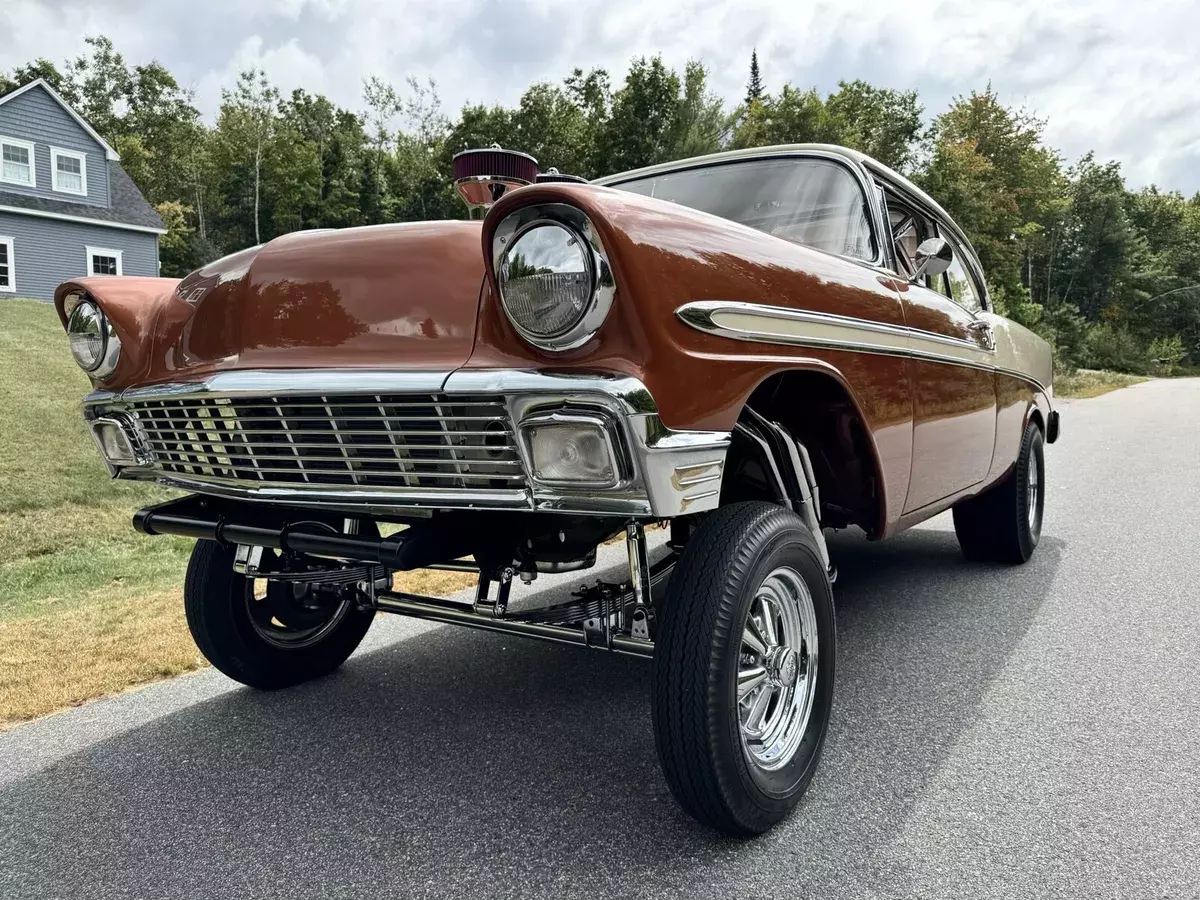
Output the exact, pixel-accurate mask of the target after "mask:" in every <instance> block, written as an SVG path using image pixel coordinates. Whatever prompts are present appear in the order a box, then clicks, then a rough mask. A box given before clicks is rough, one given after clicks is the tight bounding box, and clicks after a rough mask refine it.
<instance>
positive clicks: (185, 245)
mask: <svg viewBox="0 0 1200 900" xmlns="http://www.w3.org/2000/svg"><path fill="white" fill-rule="evenodd" d="M39 77H40V78H45V79H46V80H47V82H49V83H50V84H51V85H53V86H54V87H55V88H56V89H57V90H58V91H59V92H60V93H61V94H62V95H63V97H64V99H66V101H67V102H68V103H70V104H71V105H72V106H73V107H74V108H75V109H76V110H77V111H78V112H79V113H80V114H81V115H83V116H84V117H85V118H87V119H88V121H89V122H90V123H91V124H92V126H93V127H94V128H95V129H96V130H97V131H98V132H100V133H101V134H102V135H104V137H105V139H106V140H108V141H109V142H110V143H111V144H112V145H113V146H114V147H115V148H116V150H117V151H118V152H119V153H120V154H121V164H122V166H123V167H124V168H125V169H126V171H128V172H129V174H130V176H131V177H132V178H133V179H134V181H135V182H136V183H137V184H138V186H139V187H140V188H141V189H142V191H143V192H144V193H145V195H146V197H147V198H148V199H149V200H150V202H151V203H152V204H154V205H155V207H156V208H157V209H158V211H159V213H160V214H161V215H162V217H163V219H164V221H165V222H166V224H167V227H168V233H167V234H166V235H165V236H164V237H163V240H162V242H161V256H162V269H163V274H165V275H182V274H184V273H186V272H188V271H190V270H191V269H193V268H195V267H197V266H199V265H202V264H203V263H205V262H208V261H210V260H212V259H215V258H216V257H218V256H220V255H222V254H223V253H228V252H232V251H234V250H238V249H241V248H243V247H247V246H250V245H253V244H257V243H261V242H263V241H267V240H270V239H271V238H273V237H276V236H277V235H280V234H284V233H286V232H290V231H295V230H298V229H304V228H341V227H346V226H353V225H371V224H376V223H381V222H397V221H409V220H422V219H441V218H462V217H464V216H465V214H466V211H465V208H464V207H463V205H462V204H461V202H460V201H459V200H458V199H457V197H456V195H455V194H454V192H453V189H452V187H451V184H450V161H451V158H452V157H453V156H454V154H455V153H457V152H459V151H460V150H465V149H467V148H471V147H480V146H488V145H490V144H492V143H499V144H500V145H502V146H505V147H509V148H512V149H519V150H523V151H525V152H527V153H530V154H532V155H533V156H535V157H536V158H537V159H538V161H539V163H540V165H541V167H542V169H543V170H545V169H547V168H549V167H550V166H555V167H557V168H558V169H559V170H560V171H563V172H570V173H572V174H577V175H582V176H584V177H587V178H595V177H599V176H601V175H605V174H609V173H612V172H619V171H623V170H626V169H632V168H636V167H639V166H645V165H651V164H654V163H659V162H666V161H669V160H673V159H679V158H684V157H689V156H695V155H698V154H703V153H711V152H715V151H719V150H723V149H736V148H743V147H755V146H764V145H769V144H782V143H798V142H809V141H815V142H826V143H835V144H842V145H845V146H849V147H853V148H855V149H858V150H861V151H863V152H865V153H867V154H869V155H871V156H873V157H875V158H876V159H878V160H880V161H881V162H883V163H886V164H887V165H889V166H891V167H892V168H894V169H896V170H898V171H900V172H902V173H904V174H905V175H907V176H908V177H910V178H911V179H913V180H914V181H915V182H916V183H917V184H919V185H921V186H922V187H924V188H925V189H926V190H928V191H929V193H930V194H931V195H933V196H934V197H935V198H937V200H938V201H939V202H940V203H941V204H942V205H943V206H944V207H945V208H946V209H947V211H948V212H949V213H950V214H951V215H952V216H954V218H955V220H956V221H958V223H959V224H960V225H961V226H962V227H963V229H964V230H965V231H966V232H967V234H968V236H969V237H970V238H971V241H972V243H973V244H974V245H975V248H976V250H977V251H978V253H979V256H980V258H981V261H982V263H983V265H984V269H985V271H986V272H987V277H988V279H989V287H990V291H991V294H992V296H993V298H994V300H995V303H996V306H997V309H998V311H1000V312H1003V313H1004V314H1006V315H1008V316H1010V317H1012V318H1014V319H1016V320H1017V321H1020V322H1022V323H1024V324H1026V325H1028V326H1029V327H1031V328H1033V329H1034V330H1036V331H1038V332H1039V333H1041V334H1043V335H1045V336H1046V337H1048V338H1049V339H1050V340H1051V341H1052V342H1053V343H1054V345H1055V347H1056V351H1057V359H1058V362H1059V364H1060V365H1061V366H1065V367H1068V368H1070V367H1074V366H1079V365H1085V366H1090V367H1097V368H1110V369H1117V370H1121V371H1128V372H1135V373H1147V372H1158V373H1170V372H1172V371H1174V370H1176V369H1177V368H1178V367H1180V366H1181V365H1188V366H1196V365H1200V194H1197V195H1194V196H1191V197H1185V196H1183V195H1182V194H1181V193H1179V192H1178V191H1171V190H1161V189H1159V188H1158V187H1155V186H1149V187H1145V188H1141V189H1139V190H1136V191H1135V190H1130V189H1129V188H1128V187H1127V186H1126V184H1125V181H1124V178H1123V176H1122V173H1121V169H1120V166H1119V165H1118V164H1117V163H1116V162H1104V161H1101V160H1098V159H1096V158H1095V157H1094V155H1093V154H1091V153H1089V154H1087V155H1085V156H1083V157H1082V158H1081V159H1078V160H1074V161H1070V162H1068V161H1067V160H1064V159H1063V158H1062V156H1061V155H1060V154H1059V153H1058V152H1057V151H1055V150H1054V149H1053V148H1051V147H1049V146H1047V145H1046V143H1045V141H1044V140H1043V134H1044V128H1045V122H1044V121H1043V120H1041V119H1039V118H1037V117H1036V116H1034V115H1032V114H1030V113H1029V112H1028V111H1026V110H1024V109H1018V108H1013V107H1010V106H1006V105H1005V104H1004V103H1002V102H1001V101H1000V99H999V97H998V96H997V94H996V93H995V92H994V91H993V90H992V88H991V86H990V85H988V86H987V87H985V88H983V89H982V90H975V91H971V92H969V93H967V94H964V95H962V96H959V97H957V98H955V99H954V100H953V102H952V103H951V104H950V105H949V108H947V109H945V110H944V111H942V112H941V113H939V114H937V115H936V116H933V117H932V119H930V120H927V119H926V116H925V109H924V107H923V106H922V104H921V101H920V98H919V96H918V94H917V93H916V92H915V91H898V90H894V89H891V88H882V87H878V86H875V85H872V84H869V83H867V82H865V81H844V82H841V83H839V85H838V87H837V89H836V90H834V91H832V92H830V93H827V94H825V95H822V94H821V93H820V92H818V91H817V90H815V89H805V88H801V87H797V86H795V85H792V84H790V83H784V84H783V85H781V86H780V87H779V88H778V90H776V91H774V92H772V91H770V90H769V89H768V88H767V86H766V80H765V79H764V77H763V75H762V72H761V70H760V67H759V60H758V56H757V53H755V54H754V55H753V56H752V58H751V65H750V73H749V78H748V81H747V87H746V96H745V97H744V98H741V99H740V100H739V101H738V102H737V103H736V105H734V106H733V107H732V108H731V107H730V104H729V103H727V102H726V101H725V100H724V99H723V98H722V97H719V96H717V95H716V94H715V92H714V91H713V90H712V89H711V87H710V85H709V79H708V72H707V70H706V69H705V67H704V65H703V64H702V63H701V62H699V61H690V62H688V63H687V64H686V65H685V66H684V67H683V69H682V71H677V70H675V69H672V68H671V67H670V66H668V65H666V64H665V63H664V62H663V60H662V59H661V58H660V57H657V56H655V57H650V58H637V59H634V60H632V62H631V63H630V66H629V69H628V71H627V72H626V73H625V75H624V77H623V78H622V79H621V80H620V81H619V83H618V82H615V81H614V80H613V78H612V76H611V75H610V74H609V73H608V72H607V71H605V70H604V69H599V68H594V69H591V70H590V71H584V70H582V69H576V70H575V71H573V72H572V73H571V74H570V75H568V76H567V77H566V78H564V79H563V80H562V81H561V82H560V83H557V84H554V83H549V82H539V83H537V84H533V85H531V86H530V87H529V88H528V89H527V90H526V91H525V92H524V93H523V94H522V95H521V98H520V100H519V101H518V103H517V104H516V105H515V106H511V107H510V106H502V105H485V104H467V105H465V106H464V107H463V108H462V109H461V110H459V111H458V113H457V115H454V116H451V115H448V114H447V113H446V112H445V111H444V110H443V108H442V105H441V103H440V101H439V99H438V94H437V89H436V85H435V84H434V83H433V82H432V81H426V82H421V81H418V80H416V79H412V78H410V79H408V80H407V81H406V82H405V83H404V84H403V85H400V86H397V85H393V84H391V83H389V82H387V81H384V80H382V79H380V78H377V77H372V78H369V79H367V80H366V81H365V83H364V85H363V95H362V106H361V108H360V109H357V110H351V109H345V108H343V107H340V106H338V105H336V104H334V103H333V102H331V101H330V100H329V99H327V98H326V97H323V96H321V95H319V94H312V93H309V92H307V91H304V90H295V91H292V92H291V94H290V95H287V96H284V95H283V94H281V93H280V91H279V90H278V89H277V88H276V87H275V86H274V85H273V84H272V83H271V81H270V80H269V79H268V77H267V76H266V74H265V73H263V72H261V71H257V70H251V71H247V72H244V73H242V74H241V75H240V76H239V78H238V80H237V83H236V84H235V85H232V86H231V87H229V88H227V89H226V90H224V91H223V92H222V101H221V106H220V109H219V111H218V113H217V116H216V120H215V122H213V123H211V124H210V123H207V122H205V121H204V119H203V117H202V116H201V114H200V112H199V110H198V109H197V108H196V106H195V102H194V97H193V96H192V94H191V93H190V92H189V91H187V90H185V89H184V88H182V87H181V86H180V85H179V83H178V82H177V81H176V79H175V78H174V77H173V76H172V75H171V73H170V71H169V70H168V69H167V68H166V67H165V66H163V65H162V64H161V63H159V62H157V61H152V62H149V63H145V64H140V65H131V64H129V63H127V62H126V61H125V60H124V58H123V57H122V55H121V54H120V53H119V52H118V51H117V50H116V49H115V48H114V46H113V43H112V41H111V40H109V39H108V38H106V37H103V36H100V37H91V38H88V39H87V51H86V52H85V53H84V54H82V55H81V56H79V57H78V58H76V59H72V60H68V61H65V62H64V63H63V64H61V65H58V64H55V63H53V62H51V61H49V60H46V59H37V60H35V61H33V62H31V63H29V64H27V65H23V66H18V67H17V68H15V69H14V70H12V71H11V72H9V73H8V74H6V75H5V74H0V94H3V93H6V92H7V91H9V90H12V89H15V88H17V87H19V86H21V85H22V84H25V83H27V82H29V81H31V80H33V79H35V78H39Z"/></svg>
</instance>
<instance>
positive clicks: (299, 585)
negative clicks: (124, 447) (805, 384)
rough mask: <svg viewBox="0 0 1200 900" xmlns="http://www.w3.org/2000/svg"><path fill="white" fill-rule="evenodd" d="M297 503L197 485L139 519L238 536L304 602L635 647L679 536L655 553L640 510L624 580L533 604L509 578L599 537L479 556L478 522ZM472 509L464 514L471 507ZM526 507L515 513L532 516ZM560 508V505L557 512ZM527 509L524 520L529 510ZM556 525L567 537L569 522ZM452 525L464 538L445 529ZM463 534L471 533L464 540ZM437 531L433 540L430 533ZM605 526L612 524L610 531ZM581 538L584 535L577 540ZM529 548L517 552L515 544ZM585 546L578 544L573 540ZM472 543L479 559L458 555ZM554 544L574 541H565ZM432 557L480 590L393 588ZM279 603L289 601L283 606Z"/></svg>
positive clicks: (650, 620)
mask: <svg viewBox="0 0 1200 900" xmlns="http://www.w3.org/2000/svg"><path fill="white" fill-rule="evenodd" d="M294 515H295V512H294V511H288V510H286V509H276V508H268V507H262V506H259V505H256V504H249V503H237V502H233V501H224V500H220V499H217V498H209V497H202V496H198V495H197V496H192V497H185V498H183V499H181V500H173V501H170V502H168V503H164V504H161V505H158V506H153V507H149V508H146V509H143V510H141V511H139V512H138V514H137V516H136V517H135V519H134V524H135V527H136V528H137V529H138V530H139V531H142V532H143V533H145V534H149V535H154V534H166V533H170V534H177V535H183V536H186V537H193V538H197V539H200V540H208V541H215V542H217V543H219V544H223V545H227V546H232V547H234V548H235V557H234V563H233V568H234V570H235V571H236V572H237V573H238V574H239V575H242V576H244V577H245V578H247V579H250V580H254V581H262V582H268V583H278V584H283V585H287V586H288V587H289V588H290V592H289V595H288V598H287V599H288V602H289V603H293V604H295V603H301V604H303V605H305V606H306V608H308V609H318V608H326V609H331V610H332V609H335V608H337V607H338V606H339V605H340V604H342V603H353V604H354V605H355V606H357V607H359V608H361V609H369V610H374V611H380V612H392V613H399V614H402V615H406V616H410V617H413V618H419V619H427V620H431V621H436V622H445V623H450V624H455V625H466V626H468V627H472V628H479V629H483V630H487V631H499V632H507V633H510V634H517V635H523V636H526V637H532V638H538V639H541V640H547V641H555V642H558V643H565V644H577V645H581V646H589V647H596V648H599V649H607V650H612V651H614V652H617V653H624V654H628V655H632V656H643V657H650V656H653V653H654V644H653V636H654V604H653V600H652V597H653V590H654V589H655V588H656V587H661V586H662V585H663V584H665V581H666V580H667V579H668V578H669V577H670V574H671V571H672V569H673V568H674V565H675V561H676V559H677V552H676V547H675V546H674V545H673V544H672V543H670V542H668V546H667V551H666V553H665V554H664V555H662V557H661V558H660V559H657V560H656V561H655V562H654V564H653V565H652V564H651V563H650V553H649V550H648V542H647V540H646V529H645V526H644V524H643V523H642V522H640V521H636V520H631V521H629V522H627V523H625V526H624V528H623V529H621V531H620V532H619V534H621V535H623V538H624V541H625V545H626V550H627V554H628V563H629V568H628V577H627V578H625V579H624V580H622V581H620V582H604V581H596V582H594V583H592V584H589V585H586V586H584V587H582V588H580V589H579V590H577V591H575V593H574V594H573V596H572V599H571V600H570V601H568V602H564V603H557V604H554V605H550V606H542V607H535V608H520V609H515V608H510V606H509V598H510V593H511V589H512V585H513V582H514V581H516V580H521V581H524V582H525V583H529V582H531V581H533V580H534V579H536V578H537V576H538V574H539V573H543V572H546V573H559V572H571V571H578V570H584V569H586V568H590V567H591V566H592V565H593V564H594V563H595V559H596V552H595V545H594V544H593V545H592V546H591V547H590V549H589V550H588V551H587V552H586V553H583V555H582V556H580V557H579V558H576V559H566V558H561V559H557V560H556V559H546V558H544V554H543V558H540V559H537V560H534V559H531V558H530V557H529V556H528V551H529V549H530V548H531V547H533V546H534V544H535V540H534V538H533V537H528V538H525V539H524V540H523V541H522V542H520V545H517V544H516V543H511V544H510V546H512V547H513V548H514V552H512V553H510V554H509V556H508V559H507V561H504V562H501V563H492V564H488V563H486V562H485V563H481V562H479V561H477V560H480V559H483V560H486V559H487V558H488V557H489V556H491V557H493V558H494V557H496V556H497V555H498V554H499V552H500V551H499V549H498V547H499V545H498V544H496V543H495V542H494V541H493V542H492V543H491V544H490V545H489V546H487V547H486V548H484V549H480V548H479V547H478V545H476V549H474V550H464V549H463V548H464V547H470V546H472V545H471V542H470V538H469V535H470V534H471V533H472V530H471V529H465V528H462V527H461V519H462V518H463V517H461V516H454V515H452V516H451V519H452V520H460V521H459V523H458V524H459V526H460V527H455V522H454V521H452V522H450V523H441V522H435V521H431V522H425V523H416V524H413V525H409V526H408V527H406V528H405V529H404V530H402V531H399V532H397V533H395V534H394V535H392V536H390V537H381V536H380V529H379V523H377V522H375V521H374V520H371V519H355V518H340V519H338V518H336V517H331V516H313V517H311V518H310V515H311V514H310V513H305V515H304V520H301V521H294V520H292V519H291V518H289V517H290V516H294ZM477 515H478V516H482V517H484V520H485V521H484V524H485V525H487V526H488V527H487V528H486V529H485V530H486V531H492V532H495V531H499V532H501V533H503V532H504V531H505V528H504V525H505V524H506V523H505V521H504V519H505V518H506V517H505V516H504V515H503V514H489V513H482V514H477ZM468 518H469V517H468ZM528 518H529V517H519V518H518V519H517V520H516V521H517V522H521V523H522V524H525V522H527V520H528ZM555 518H556V519H558V518H564V517H555ZM522 520H525V522H522ZM553 524H555V525H560V524H561V525H562V527H561V528H559V530H557V531H554V532H552V533H551V537H552V538H561V540H560V541H559V543H560V544H563V545H565V544H566V536H567V532H566V531H565V530H563V529H564V528H565V527H567V525H566V523H558V522H555V523H553ZM597 524H598V523H596V522H593V521H590V520H589V521H588V522H587V523H586V525H585V526H577V527H576V529H575V532H576V533H575V534H574V535H573V537H574V539H575V540H578V539H579V537H580V535H579V534H578V531H579V530H581V529H582V530H584V531H585V533H587V534H591V535H595V534H597V533H604V532H605V531H606V530H608V529H611V528H612V527H614V524H613V523H608V525H607V527H605V526H601V527H600V529H599V531H598V530H597ZM688 525H689V523H688V522H686V521H684V520H681V521H679V522H677V524H676V525H675V531H677V532H682V533H685V534H686V532H687V530H688ZM452 533H457V535H458V538H457V539H450V538H449V537H448V535H450V534H452ZM464 535H465V536H466V539H465V540H464ZM436 536H441V537H443V541H442V542H441V543H439V544H438V545H437V546H438V547H440V548H441V550H440V552H439V551H438V550H436V549H435V548H434V545H433V544H432V543H431V537H436ZM607 536H608V535H607V534H605V537H607ZM577 546H578V545H577ZM522 550H524V551H526V552H525V553H522V552H520V551H522ZM577 552H578V551H577ZM466 553H471V554H473V556H474V558H472V559H462V558H455V554H458V555H459V556H461V555H464V554H466ZM558 553H559V556H560V557H561V556H570V555H571V552H570V551H566V552H565V553H564V551H563V550H561V549H560V550H559V551H558ZM418 568H420V569H431V570H440V571H451V572H464V573H470V574H474V575H475V576H476V577H477V583H476V587H475V592H474V598H473V599H472V600H470V601H469V602H455V601H453V600H447V599H444V598H440V597H426V596H421V595H418V594H412V593H407V592H404V591H396V590H393V589H392V585H393V575H394V574H395V573H396V572H400V571H412V570H414V569H418ZM275 612H283V613H284V617H285V618H286V616H287V612H286V610H284V609H282V608H276V609H275Z"/></svg>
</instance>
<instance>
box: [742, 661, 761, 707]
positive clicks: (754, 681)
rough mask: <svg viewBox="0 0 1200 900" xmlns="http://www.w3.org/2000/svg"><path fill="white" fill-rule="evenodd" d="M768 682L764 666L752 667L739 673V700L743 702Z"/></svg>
mask: <svg viewBox="0 0 1200 900" xmlns="http://www.w3.org/2000/svg"><path fill="white" fill-rule="evenodd" d="M766 680H767V670H766V669H765V668H763V667H762V666H751V667H750V668H748V669H742V670H741V671H739V672H738V699H739V700H741V699H742V698H743V697H745V696H746V695H747V694H749V693H750V692H751V691H753V690H755V689H756V688H758V686H759V685H761V684H762V683H763V682H764V681H766Z"/></svg>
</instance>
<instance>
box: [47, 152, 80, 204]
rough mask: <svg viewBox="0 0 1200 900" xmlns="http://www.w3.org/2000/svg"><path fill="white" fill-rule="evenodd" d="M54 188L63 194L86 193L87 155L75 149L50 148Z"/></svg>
mask: <svg viewBox="0 0 1200 900" xmlns="http://www.w3.org/2000/svg"><path fill="white" fill-rule="evenodd" d="M50 164H51V167H52V169H53V172H54V189H55V190H56V191H60V192H61V193H64V194H80V195H86V194H87V156H85V155H84V154H82V153H79V152H77V151H75V150H61V149H59V148H58V147H51V148H50Z"/></svg>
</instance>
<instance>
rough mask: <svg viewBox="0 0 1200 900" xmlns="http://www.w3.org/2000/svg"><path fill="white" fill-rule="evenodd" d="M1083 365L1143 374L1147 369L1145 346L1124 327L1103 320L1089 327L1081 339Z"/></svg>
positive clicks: (1147, 356)
mask: <svg viewBox="0 0 1200 900" xmlns="http://www.w3.org/2000/svg"><path fill="white" fill-rule="evenodd" d="M1083 353H1084V355H1083V365H1084V366H1086V367H1087V368H1089V369H1111V370H1112V371H1114V372H1131V373H1133V374H1134V375H1145V374H1147V373H1148V372H1149V371H1150V354H1149V351H1148V350H1147V348H1146V346H1145V345H1144V344H1142V343H1141V342H1140V341H1139V340H1138V339H1137V338H1136V337H1134V335H1132V334H1130V333H1129V331H1127V330H1126V329H1124V328H1120V327H1118V326H1116V325H1111V324H1109V323H1107V322H1106V323H1103V324H1100V325H1096V326H1094V327H1093V328H1091V329H1090V330H1089V331H1088V333H1087V337H1086V339H1085V340H1084V349H1083Z"/></svg>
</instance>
